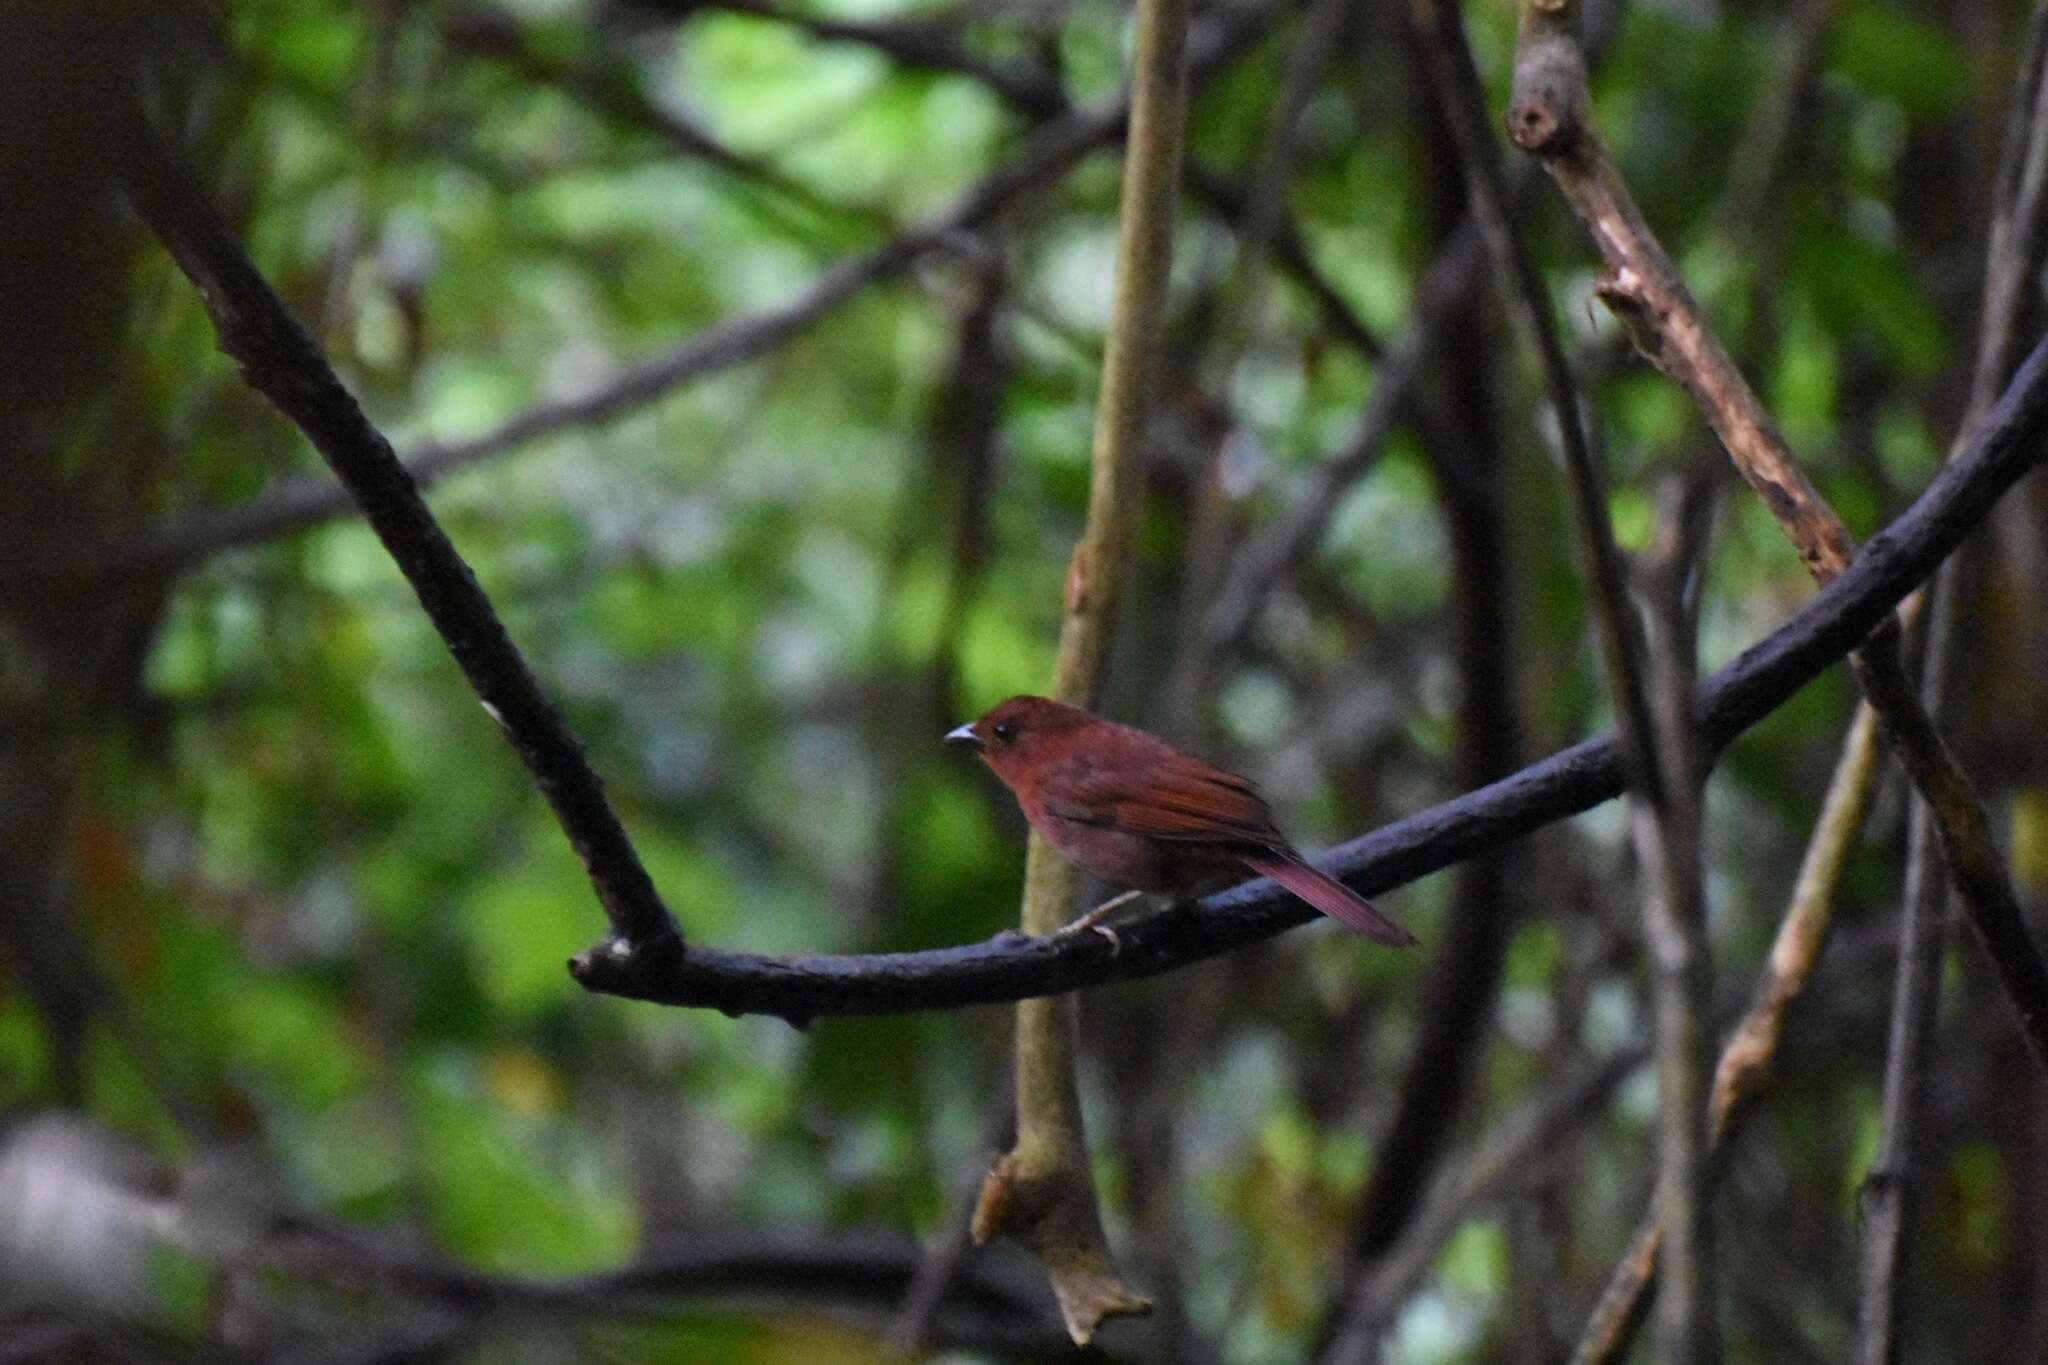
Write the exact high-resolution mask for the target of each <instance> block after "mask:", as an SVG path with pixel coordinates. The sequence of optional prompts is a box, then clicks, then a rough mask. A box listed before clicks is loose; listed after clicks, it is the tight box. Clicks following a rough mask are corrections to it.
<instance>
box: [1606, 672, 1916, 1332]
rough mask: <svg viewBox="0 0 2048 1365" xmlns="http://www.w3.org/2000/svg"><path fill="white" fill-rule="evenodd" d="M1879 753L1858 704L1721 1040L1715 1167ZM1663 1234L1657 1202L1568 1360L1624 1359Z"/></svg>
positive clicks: (1802, 979)
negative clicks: (1757, 968)
mask: <svg viewBox="0 0 2048 1365" xmlns="http://www.w3.org/2000/svg"><path fill="white" fill-rule="evenodd" d="M1879 753H1880V750H1879V746H1878V730H1877V712H1875V711H1873V710H1872V709H1871V707H1870V704H1869V703H1868V702H1864V703H1862V704H1860V705H1858V706H1857V708H1856V715H1855V719H1854V720H1852V721H1851V722H1850V725H1849V733H1848V737H1847V738H1846V739H1845V740H1844V741H1843V744H1842V752H1841V755H1840V757H1839V758H1838V759H1837V760H1836V763H1835V772H1834V776H1833V778H1832V779H1830V781H1829V783H1828V792H1827V796H1826V797H1825V799H1823V801H1822V802H1821V811H1820V816H1819V818H1818V819H1816V820H1815V821H1814V827H1813V834H1812V836H1811V837H1810V838H1809V839H1808V840H1807V844H1806V852H1805V855H1804V856H1803V857H1802V859H1801V860H1800V864H1799V876H1798V879H1797V880H1796V882H1795V883H1794V884H1793V889H1792V896H1791V900H1790V902H1789V903H1788V904H1787V905H1786V907H1785V915H1784V918H1783V919H1781V920H1780V921H1779V922H1778V933H1777V936H1776V938H1774V939H1773V940H1772V943H1771V953H1770V957H1769V958H1768V959H1766V961H1765V964H1764V974H1763V978H1762V979H1761V980H1760V981H1759V982H1758V983H1757V989H1756V997H1755V1000H1754V1001H1753V1003H1752V1004H1751V1005H1750V1007H1749V1012H1748V1013H1746V1014H1745V1015H1743V1017H1742V1021H1741V1022H1740V1023H1738V1024H1737V1025H1736V1026H1735V1031H1734V1032H1733V1033H1732V1034H1730V1035H1729V1038H1728V1041H1727V1042H1726V1043H1725V1044H1724V1045H1723V1046H1722V1048H1721V1060H1720V1062H1719V1064H1718V1065H1717V1066H1716V1067H1715V1068H1714V1089H1713V1095H1712V1097H1711V1098H1710V1099H1709V1101H1708V1105H1707V1135H1708V1140H1709V1144H1710V1151H1709V1159H1710V1160H1712V1161H1714V1162H1716V1163H1718V1162H1719V1161H1720V1160H1721V1158H1722V1157H1723V1156H1724V1155H1725V1154H1726V1152H1727V1150H1728V1142H1729V1139H1730V1138H1731V1137H1733V1136H1734V1133H1735V1131H1736V1128H1737V1126H1738V1125H1739V1124H1740V1122H1741V1120H1742V1118H1743V1116H1744V1115H1745V1114H1746V1113H1747V1112H1748V1110H1749V1107H1750V1106H1751V1105H1752V1104H1753V1103H1754V1102H1755V1100H1756V1097H1757V1096H1758V1095H1760V1094H1761V1093H1763V1087H1764V1083H1765V1082H1766V1081H1767V1080H1769V1079H1770V1074H1771V1068H1772V1066H1773V1065H1774V1064H1775V1063H1776V1061H1777V1057H1778V1049H1779V1046H1780V1045H1781V1044H1782V1043H1783V1041H1784V1037H1785V1019H1786V1015H1787V1014H1788V1013H1789V1012H1790V1010H1791V1008H1792V1006H1793V1004H1794V1003H1795V1002H1796V1001H1797V1000H1798V999H1799V998H1800V997H1801V996H1802V995H1804V994H1805V993H1806V984H1807V982H1808V981H1809V980H1811V979H1812V976H1813V968H1814V964H1815V963H1817V962H1818V961H1819V960H1820V953H1821V949H1822V948H1823V947H1824V946H1826V944H1827V941H1828V937H1829V933H1830V931H1831V930H1832V929H1833V928H1834V922H1835V919H1834V916H1835V892H1836V889H1837V888H1838V887H1839V886H1840V885H1841V882H1842V874H1843V873H1844V872H1845V871H1846V870H1847V868H1848V865H1849V855H1850V854H1851V853H1853V852H1854V851H1855V848H1856V844H1857V841H1858V839H1859V838H1860V837H1861V835H1862V832H1863V820H1864V817H1865V815H1866V814H1868V812H1869V810H1870V798H1871V793H1873V792H1874V791H1875V790H1876V789H1877V777H1878V773H1879V772H1880V771H1881V765H1880V763H1879V762H1878V758H1879ZM1662 1240H1663V1231H1662V1228H1661V1227H1660V1226H1659V1224H1658V1221H1657V1211H1656V1207H1655V1206H1654V1204H1653V1205H1652V1206H1651V1207H1650V1208H1649V1209H1648V1210H1647V1211H1645V1213H1644V1215H1643V1217H1642V1219H1641V1221H1640V1223H1639V1225H1638V1227H1637V1229H1636V1234H1635V1236H1634V1237H1632V1238H1631V1239H1630V1240H1629V1248H1628V1250H1627V1252H1625V1253H1624V1254H1623V1255H1622V1257H1621V1258H1620V1259H1619V1260H1618V1261H1616V1262H1615V1265H1614V1269H1613V1270H1612V1271H1611V1272H1609V1275H1608V1278H1607V1285H1606V1288H1605V1289H1603V1290H1602V1291H1601V1294H1600V1301H1599V1303H1598V1304H1597V1305H1596V1306H1595V1308H1594V1310H1593V1313H1592V1315H1591V1317H1590V1318H1589V1319H1588V1321H1587V1326H1586V1330H1585V1332H1584V1334H1583V1335H1582V1336H1581V1338H1580V1341H1579V1346H1578V1349H1577V1350H1576V1351H1575V1352H1574V1354H1573V1356H1572V1360H1573V1361H1574V1363H1575V1365H1606V1363H1607V1362H1610V1361H1614V1360H1618V1359H1620V1358H1621V1354H1622V1352H1623V1351H1624V1350H1625V1349H1626V1347H1627V1344H1628V1341H1629V1338H1630V1337H1632V1336H1633V1335H1634V1332H1635V1327H1636V1324H1637V1323H1638V1322H1639V1321H1640V1320H1641V1316H1642V1310H1643V1307H1644V1305H1645V1302H1646V1299H1647V1296H1648V1293H1649V1289H1650V1286H1651V1285H1652V1284H1653V1283H1655V1281H1656V1270H1657V1257H1658V1251H1659V1248H1660V1245H1661V1243H1662Z"/></svg>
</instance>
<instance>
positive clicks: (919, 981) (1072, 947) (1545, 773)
mask: <svg viewBox="0 0 2048 1365" xmlns="http://www.w3.org/2000/svg"><path fill="white" fill-rule="evenodd" d="M2044 437H2048V346H2037V347H2036V348H2035V350H2034V352H2033V354H2032V355H2030V356H2029V357H2028V359H2027V363H2026V364H2025V365H2024V366H2022V367H2021V369H2020V372H2019V373H2018V375H2016V376H2015V377H2014V379H2013V383H2012V386H2011V387H2010V388H2009V389H2008V390H2007V391H2006V394H2005V396H2004V398H2002V399H2001V400H2000V402H1999V405H1998V407H1997V408H1996V409H1995V410H1994V411H1993V413H1992V414H1991V416H1990V417H1989V418H1988V419H1987V420H1986V421H1985V423H1984V425H1983V426H1982V427H1981V428H1980V429H1979V431H1978V433H1977V435H1976V436H1975V437H1974V438H1973V440H1972V441H1971V443H1970V446H1969V449H1968V450H1967V452H1966V453H1965V454H1963V455H1962V456H1960V457H1959V458H1958V459H1956V460H1955V461H1954V462H1952V463H1951V464H1950V465H1949V466H1948V467H1947V468H1945V469H1944V470H1943V471H1942V472H1941V473H1940V474H1939V475H1938V476H1937V477H1936V478H1935V480H1934V482H1933V483H1932V484H1931V485H1930V486H1929V487H1928V489H1927V491H1926V492H1925V493H1923V494H1922V495H1921V497H1920V498H1919V500H1918V501H1916V502H1915V503H1914V504H1913V506H1912V507H1911V508H1909V509H1908V510H1907V511H1906V513H1905V514H1904V515H1903V516H1901V517H1900V518H1899V519H1898V520H1897V521H1896V522H1894V523H1892V524H1891V525H1890V526H1888V527H1886V528H1885V529H1884V530H1882V531H1880V532H1879V533H1878V534H1877V535H1875V536H1873V537H1872V538H1871V539H1870V541H1869V543H1868V544H1866V545H1865V546H1864V547H1863V549H1862V552H1861V553H1860V554H1858V555H1857V556H1856V558H1855V560H1854V561H1853V562H1852V563H1851V564H1850V566H1849V568H1848V569H1847V570H1846V571H1845V572H1843V573H1842V574H1841V575H1840V576H1839V577H1837V578H1836V579H1835V580H1834V581H1832V582H1830V583H1829V584H1828V585H1827V586H1826V587H1825V588H1823V589H1821V590H1820V592H1819V593H1818V594H1816V596H1815V597H1814V599H1813V600H1812V601H1811V602H1809V603H1808V604H1807V605H1806V606H1805V607H1804V608H1802V609H1801V610H1800V611H1799V612H1798V613H1797V614H1796V615H1794V616H1793V617H1792V618H1791V619H1790V620H1789V621H1787V622H1786V623H1785V624H1784V625H1783V626H1781V627H1780V628H1779V629H1778V630H1777V631H1775V632H1774V633H1772V634H1771V635H1770V636H1769V637H1768V638H1767V639H1765V640H1763V641H1761V642H1760V643H1758V644H1757V645H1755V646H1754V647H1752V648H1751V649H1749V650H1748V651H1747V652H1746V653H1744V654H1743V656H1742V657H1741V658H1740V659H1738V660H1736V661H1735V662H1734V663H1733V664H1730V665H1729V666H1728V667H1727V668H1724V669H1722V670H1721V671H1720V672H1719V673H1717V674H1715V675H1714V676H1713V677H1712V678H1711V679H1709V680H1708V681H1707V683H1706V684H1705V685H1704V686H1703V687H1701V688H1700V689H1699V691H1698V694H1697V701H1696V709H1697V712H1698V719H1699V725H1700V734H1701V743H1702V746H1703V748H1704V749H1705V750H1706V752H1708V753H1718V752H1719V751H1720V750H1721V749H1723V748H1725V747H1726V746H1727V745H1728V744H1729V743H1730V742H1731V741H1732V740H1734V738H1735V737H1736V736H1737V735H1739V734H1741V733H1742V732H1743V731H1744V730H1746V729H1748V728H1749V727H1750V726H1751V725H1754V724H1755V723H1756V722H1757V721H1759V720H1761V719H1762V718H1763V717H1765V716H1767V715H1769V714H1770V713H1771V712H1772V711H1774V710H1775V709H1777V707H1778V706H1780V705H1781V704H1783V703H1784V701H1785V700H1786V699H1787V698H1789V697H1790V696H1792V694H1793V693H1795V692H1797V691H1798V690H1799V689H1800V688H1801V687H1803V686H1804V685H1805V684H1806V683H1807V682H1808V681H1810V680H1811V679H1812V678H1814V677H1815V676H1816V675H1818V674H1819V673H1820V672H1821V671H1822V670H1823V669H1825V668H1827V667H1828V666H1829V665H1830V664H1831V663H1833V662H1834V661H1835V660H1837V659H1839V658H1841V657H1842V656H1843V655H1845V654H1846V653H1848V652H1849V650H1850V649H1852V648H1854V647H1855V646H1856V644H1857V643H1858V642H1859V641H1861V640H1862V639H1863V637H1864V636H1865V635H1867V634H1868V633H1869V632H1870V630H1871V629H1872V628H1873V627H1875V626H1876V625H1877V624H1878V623H1879V622H1881V621H1883V620H1884V619H1885V617H1886V616H1887V615H1888V614H1889V613H1890V612H1891V610H1892V608H1893V606H1894V605H1895V604H1896V603H1897V602H1898V601H1899V600H1900V599H1901V598H1903V597H1904V596H1905V595H1906V594H1907V593H1908V592H1910V591H1911V590H1912V589H1913V588H1914V587H1915V586H1916V585H1917V584H1918V583H1920V582H1921V580H1923V579H1924V578H1926V576H1927V575H1928V574H1929V573H1930V572H1932V571H1933V569H1934V567H1935V565H1937V564H1938V563H1940V562H1941V560H1942V559H1943V558H1944V557H1945V556H1946V555H1947V554H1948V553H1949V552H1950V551H1951V550H1953V549H1954V548H1955V547H1956V546H1957V545H1959V544H1960V543H1961V542H1962V540H1963V538H1964V537H1965V536H1967V535H1968V534H1969V533H1970V532H1971V530H1973V529H1974V528H1975V527H1976V526H1977V525H1978V524H1979V523H1980V522H1981V521H1982V520H1983V519H1984V517H1985V516H1986V515H1987V514H1988V513H1989V511H1990V509H1991V507H1992V504H1993V503H1994V502H1996V501H1997V499H1998V497H1999V496H2000V495H2001V494H2002V493H2004V492H2005V490H2006V489H2008V488H2010V487H2011V486H2012V485H2013V484H2014V483H2016V482H2017V481H2018V480H2019V479H2020V478H2021V477H2022V476H2023V475H2025V474H2026V473H2027V472H2028V471H2029V470H2030V469H2032V468H2033V467H2034V465H2035V464H2036V463H2038V462H2039V459H2040V457H2041V454H2042V441H2043V439H2044ZM1621 789H1622V775H1621V764H1620V761H1619V759H1618V758H1617V756H1616V754H1615V750H1614V744H1613V741H1612V740H1611V739H1608V738H1605V737H1602V738H1599V739H1594V740H1589V741H1587V742H1585V743H1583V744H1580V745H1577V746H1575V747H1573V748H1571V749H1567V750H1565V751H1564V752H1562V753H1559V754H1554V755H1552V756H1551V757H1550V758H1548V759H1545V760H1544V761H1542V762H1540V763H1537V764H1535V765H1534V766H1532V767H1529V768H1525V769H1523V770H1522V771H1521V772H1519V773H1516V774H1514V775H1513V776H1511V777H1507V778H1504V779H1502V780H1501V781H1499V782H1495V783H1493V784H1491V785H1489V786H1486V787H1482V788H1480V789H1479V790H1477V791H1474V792H1470V793H1467V794H1466V795H1463V796H1460V797H1458V798H1456V799H1455V800H1452V801H1447V802H1445V803H1443V804H1442V805H1439V806H1435V807H1433V808H1431V809H1429V810H1426V811H1423V812H1420V813H1418V814H1416V815H1412V816H1410V817H1408V818H1407V819H1405V820H1402V821H1399V822H1397V823H1395V824H1392V825H1388V826H1386V827H1385V828H1383V829H1379V830H1376V831H1374V832H1372V833H1371V834H1367V835H1364V836H1362V837H1360V838H1358V839H1354V840H1352V841H1351V842H1350V843H1348V844H1346V845H1344V846H1343V847H1341V848H1339V849H1337V850H1336V851H1335V852H1334V853H1332V854H1331V855H1330V856H1329V857H1328V858H1326V859H1324V860H1322V866H1324V867H1325V868H1327V869H1329V870H1330V871H1331V872H1333V873H1335V874H1336V875H1338V876H1340V877H1342V878H1343V879H1344V881H1345V882H1346V883H1348V884H1349V885H1351V886H1352V887H1354V888H1356V889H1357V890H1358V891H1360V892H1362V893H1365V894H1367V895H1371V894H1375V893H1378V892H1383V891H1387V890H1391V889H1392V888H1393V887H1396V886H1399V885H1401V884H1402V883H1404V882H1407V881H1411V880H1413V879H1415V878H1417V877H1421V876H1424V875H1426V874H1427V873H1430V872H1434V871H1436V870H1438V869H1439V868H1443V867H1448V866H1450V865H1451V864H1453V863H1456V862H1459V861H1461V860H1463V859H1465V858H1468V857H1470V856H1471V855H1472V854H1474V853H1477V852H1480V851H1482V850H1485V849H1490V848H1497V847H1499V846H1500V845H1502V844H1505V843H1507V842H1508V841H1510V840H1512V839H1515V838H1518V837H1520V836H1521V835H1523V834H1526V833H1528V832H1529V831H1530V830H1533V829H1537V828H1539V827H1541V826H1543V825H1546V824H1549V823H1550V822H1552V821H1555V820H1560V819H1563V818H1564V817H1566V816H1569V815H1574V814H1577V813H1578V812H1579V811H1582V810H1585V809H1587V808H1589V807H1591V806H1594V805H1597V804H1599V803H1600V802H1602V801H1606V800H1609V799H1611V798H1613V797H1615V796H1617V795H1619V794H1620V792H1621ZM1311 918H1313V912H1311V911H1310V910H1309V909H1308V908H1307V907H1306V906H1304V905H1302V904H1301V903H1300V902H1299V901H1297V900H1294V899H1293V898H1292V897H1290V896H1287V895H1285V894H1284V893H1282V892H1281V891H1279V889H1278V888H1276V887H1275V886H1273V885H1272V884H1271V883H1270V882H1265V881H1259V882H1253V883H1249V884H1247V885H1245V886H1242V887H1238V888H1236V889H1234V890H1231V891H1227V892H1224V893H1222V894H1220V895H1217V896H1212V897H1210V898H1209V899H1207V900H1205V901H1202V902H1200V903H1199V904H1196V905H1189V906H1178V907H1174V908H1172V909H1168V910H1165V911H1162V912H1160V913H1158V914H1156V915H1152V916H1150V917H1148V918H1145V919H1143V920H1140V921H1138V922H1137V923H1135V924H1131V925H1129V926H1126V927H1123V928H1120V929H1119V930H1118V933H1117V938H1118V945H1117V948H1116V950H1114V951H1112V949H1111V947H1110V945H1109V944H1108V943H1107V942H1105V941H1104V940H1102V939H1101V938H1098V937H1096V936H1095V935H1075V936H1072V937H1068V938H1059V939H1050V940H1048V939H1025V938H1022V937H1021V936H1018V935H1014V934H1005V935H1001V936H998V937H997V938H995V939H992V940H990V941H988V942H984V943H976V944H968V945H964V946H961V947H953V948H939V949H932V950H929V951H925V952H916V953H877V954H865V955H859V956H816V957H793V958H777V957H762V956H756V955H752V954H745V953H728V952H721V951H718V950H715V949H705V948H693V949H692V950H691V951H690V952H689V953H688V954H687V955H686V956H685V957H684V958H683V960H682V961H680V962H666V963H663V962H646V961H642V960H640V959H639V958H637V957H636V956H635V955H634V954H632V953H630V952H619V951H613V950H610V949H609V948H608V947H607V948H600V949H597V950H593V951H592V952H589V953H586V954H584V955H582V956H580V957H578V958H577V959H576V960H575V961H574V962H573V963H572V964H571V969H572V971H574V973H575V974H576V977H577V979H578V980H579V981H581V982H582V983H583V984H584V986H586V987H588V988H589V989H591V990H598V991H605V992H609V993H611V994H615V995H626V996H632V997H635V998H638V999H643V1000H652V1001H656V1002H659V1003H663V1004H671V1005H689V1006H702V1007H708V1008H713V1009H721V1010H725V1011H727V1012H729V1013H734V1014H744V1013H756V1014H775V1015H780V1016H782V1017H784V1018H788V1019H792V1020H805V1019H809V1018H811V1017H812V1016H815V1015H820V1014H877V1013H889V1012H894V1011H900V1010H917V1009H943V1008H950V1007H956V1006H960V1005H979V1004H996V1003H1000V1002H1005V1001H1012V1000H1017V999H1021V998H1023V997H1025V996H1029V995H1047V994H1053V993H1057V992H1060V991H1071V990H1080V989H1083V988H1085V987H1090V986H1098V985H1101V984H1103V983H1105V982H1109V981H1124V980H1131V979H1135V978H1139V977H1146V976H1157V975H1159V974H1161V973H1163V972H1168V971H1172V970H1174V969H1175V968H1178V967H1183V966H1186V965H1187V964H1188V963H1191V962H1197V961H1201V960H1203V959H1206V958H1211V957H1216V956H1218V955H1220V954H1223V953H1227V952H1231V951H1233V950H1235V949H1238V948H1242V947H1245V946H1246V945H1248V944H1252V943H1257V942H1261V941H1263V940H1265V939H1268V938H1271V937H1273V936H1274V935H1276V934H1279V933H1282V932H1284V931H1285V930H1288V929H1291V928H1293V927H1295V926H1296V925H1299V924H1303V923H1306V922H1307V921H1308V920H1309V919H1311Z"/></svg>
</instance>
